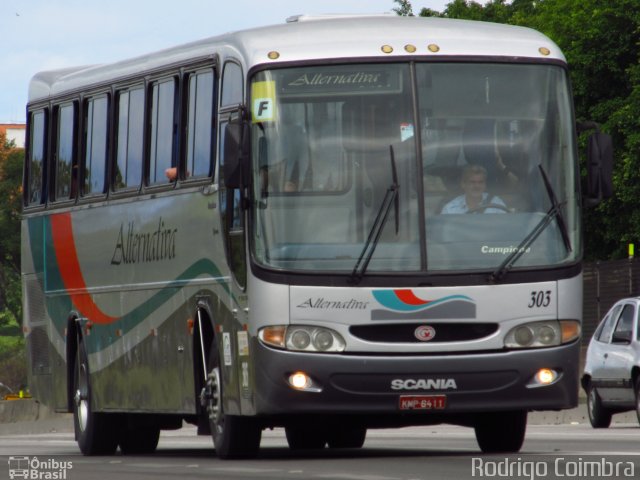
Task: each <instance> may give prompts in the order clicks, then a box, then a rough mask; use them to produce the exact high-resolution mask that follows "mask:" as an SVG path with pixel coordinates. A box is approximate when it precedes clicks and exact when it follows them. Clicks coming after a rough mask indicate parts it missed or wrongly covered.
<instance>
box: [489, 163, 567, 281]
mask: <svg viewBox="0 0 640 480" xmlns="http://www.w3.org/2000/svg"><path fill="white" fill-rule="evenodd" d="M538 168H539V169H540V175H542V180H543V182H544V186H545V189H546V191H547V196H548V197H549V200H550V201H551V208H550V209H549V211H548V212H547V214H546V215H545V216H544V217H543V218H542V220H540V221H539V222H538V224H537V225H536V226H535V227H534V228H533V230H531V232H530V233H529V234H528V235H527V236H526V237H525V238H524V239H523V240H522V242H520V244H519V245H518V246H517V247H516V249H515V250H514V251H513V252H511V254H510V255H509V256H508V257H507V258H505V259H504V261H503V262H502V263H501V264H500V265H499V266H498V268H496V269H495V271H494V272H493V273H492V274H491V275H490V276H489V281H490V282H491V283H495V282H498V281H500V280H501V279H502V278H503V277H504V276H505V275H506V274H507V273H509V270H511V268H512V267H513V264H514V263H516V262H517V261H518V260H519V259H520V257H521V256H522V255H523V254H524V253H525V252H526V251H527V249H528V248H529V247H530V246H531V244H533V242H535V241H536V239H537V238H538V237H539V236H540V234H541V233H542V232H543V231H544V230H545V229H546V228H547V226H548V225H549V224H550V223H551V222H552V221H553V220H554V219H555V220H556V223H557V224H558V229H559V230H560V235H561V236H562V241H563V243H564V246H565V248H566V249H567V253H568V252H571V250H572V248H571V240H570V239H569V232H568V231H567V224H566V222H565V221H564V216H563V215H562V207H563V206H564V205H565V204H566V203H567V202H566V201H565V202H562V203H560V202H558V199H557V197H556V194H555V192H554V190H553V187H552V186H551V182H550V181H549V177H548V176H547V172H545V170H544V168H543V167H542V165H538Z"/></svg>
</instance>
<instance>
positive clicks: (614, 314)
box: [596, 305, 622, 343]
mask: <svg viewBox="0 0 640 480" xmlns="http://www.w3.org/2000/svg"><path fill="white" fill-rule="evenodd" d="M621 308H622V305H616V306H615V307H614V308H613V309H612V310H611V311H610V312H609V313H608V314H607V316H606V317H605V319H604V320H603V321H602V327H601V328H600V333H599V334H598V336H597V337H596V338H597V339H598V340H599V341H600V342H605V343H608V342H609V340H610V339H611V331H612V330H613V326H614V325H615V323H616V320H617V319H618V313H620V309H621Z"/></svg>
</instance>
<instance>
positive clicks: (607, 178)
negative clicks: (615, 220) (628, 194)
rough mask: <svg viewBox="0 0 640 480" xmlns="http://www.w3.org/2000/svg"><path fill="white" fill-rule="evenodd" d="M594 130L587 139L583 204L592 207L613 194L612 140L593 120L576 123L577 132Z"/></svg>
mask: <svg viewBox="0 0 640 480" xmlns="http://www.w3.org/2000/svg"><path fill="white" fill-rule="evenodd" d="M587 130H595V132H594V133H592V134H591V135H589V138H588V139H587V187H586V192H585V205H587V206H589V207H593V206H596V205H598V204H599V203H600V202H601V201H602V200H605V199H607V198H610V197H611V196H612V195H613V141H612V139H611V135H609V134H606V133H604V132H601V131H600V126H599V125H598V124H597V123H595V122H584V123H581V124H579V125H578V132H579V133H580V132H584V131H587Z"/></svg>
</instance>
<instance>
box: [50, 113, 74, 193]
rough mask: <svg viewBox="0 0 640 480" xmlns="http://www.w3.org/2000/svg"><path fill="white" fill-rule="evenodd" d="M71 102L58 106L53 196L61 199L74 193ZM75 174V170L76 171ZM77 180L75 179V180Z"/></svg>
mask: <svg viewBox="0 0 640 480" xmlns="http://www.w3.org/2000/svg"><path fill="white" fill-rule="evenodd" d="M74 110H75V109H74V106H73V104H69V105H64V106H61V107H59V108H58V136H57V142H56V177H55V198H56V200H63V199H68V198H71V197H73V196H74V195H75V192H74V191H73V189H72V186H71V182H72V179H73V178H72V177H73V173H72V168H73V125H74ZM76 174H77V172H76ZM76 181H77V180H76Z"/></svg>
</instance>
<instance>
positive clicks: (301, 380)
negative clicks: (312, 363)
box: [289, 372, 313, 390]
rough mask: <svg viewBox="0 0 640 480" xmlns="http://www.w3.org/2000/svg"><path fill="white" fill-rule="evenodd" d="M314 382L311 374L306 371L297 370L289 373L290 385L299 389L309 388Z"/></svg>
mask: <svg viewBox="0 0 640 480" xmlns="http://www.w3.org/2000/svg"><path fill="white" fill-rule="evenodd" d="M312 384H313V382H311V379H310V378H309V376H308V375H307V374H306V373H304V372H295V373H292V374H291V375H289V385H291V386H292V387H293V388H296V389H298V390H304V389H305V388H309V387H310V386H311V385H312Z"/></svg>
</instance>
